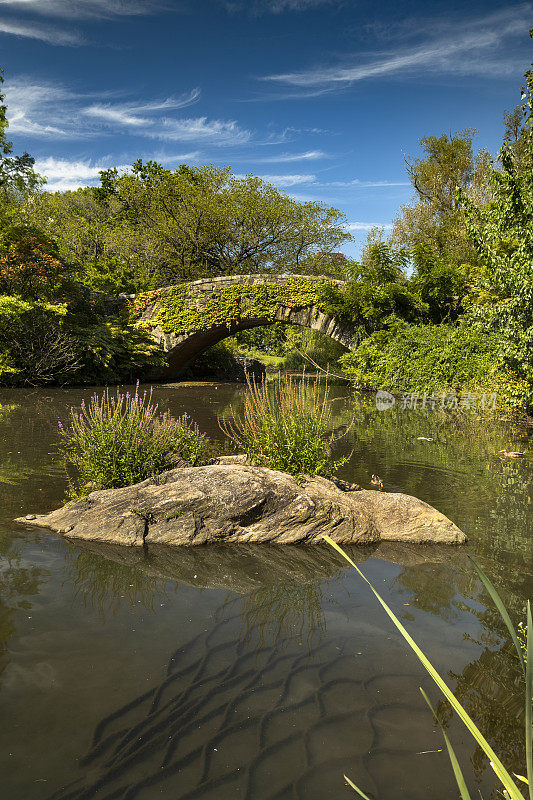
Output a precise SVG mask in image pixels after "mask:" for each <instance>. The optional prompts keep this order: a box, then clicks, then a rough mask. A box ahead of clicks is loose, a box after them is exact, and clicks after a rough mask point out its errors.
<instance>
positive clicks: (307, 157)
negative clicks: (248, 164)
mask: <svg viewBox="0 0 533 800" xmlns="http://www.w3.org/2000/svg"><path fill="white" fill-rule="evenodd" d="M319 158H328V155H327V153H324V152H323V151H322V150H307V151H306V152H305V153H282V154H281V155H279V156H264V157H263V158H254V161H256V162H260V163H261V164H290V163H293V162H296V161H314V160H316V159H319Z"/></svg>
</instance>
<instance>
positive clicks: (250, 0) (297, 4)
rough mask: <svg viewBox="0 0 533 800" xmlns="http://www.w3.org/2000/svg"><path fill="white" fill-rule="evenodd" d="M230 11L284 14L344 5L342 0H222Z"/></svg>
mask: <svg viewBox="0 0 533 800" xmlns="http://www.w3.org/2000/svg"><path fill="white" fill-rule="evenodd" d="M222 3H223V5H224V6H225V7H226V9H227V10H228V11H231V12H237V11H244V10H246V11H248V12H249V13H252V14H282V13H283V12H284V11H308V10H309V9H310V8H317V7H318V6H325V5H336V6H339V5H342V4H343V3H342V0H222Z"/></svg>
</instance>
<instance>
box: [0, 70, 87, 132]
mask: <svg viewBox="0 0 533 800" xmlns="http://www.w3.org/2000/svg"><path fill="white" fill-rule="evenodd" d="M3 90H4V92H5V95H6V103H7V107H8V119H9V130H10V132H11V133H20V134H24V135H26V136H31V137H45V138H53V139H62V138H68V137H71V136H82V135H83V131H82V130H80V125H79V124H78V123H77V115H76V111H75V109H76V105H77V104H78V103H79V101H80V95H78V94H76V93H75V92H72V91H70V90H69V89H66V88H65V87H63V86H60V85H57V84H52V83H48V82H45V81H42V82H33V81H32V80H31V79H25V78H21V77H19V78H9V80H8V81H7V82H6V83H5V85H4V87H3ZM45 98H46V102H45ZM87 133H88V131H87V129H86V130H85V135H87Z"/></svg>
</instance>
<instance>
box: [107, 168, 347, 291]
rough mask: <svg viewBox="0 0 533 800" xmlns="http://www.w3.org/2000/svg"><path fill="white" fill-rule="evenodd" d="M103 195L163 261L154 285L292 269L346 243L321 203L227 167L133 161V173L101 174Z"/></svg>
mask: <svg viewBox="0 0 533 800" xmlns="http://www.w3.org/2000/svg"><path fill="white" fill-rule="evenodd" d="M103 186H104V187H105V191H106V193H107V195H108V196H110V195H112V196H115V197H117V198H118V199H119V200H120V202H121V203H122V204H123V207H124V209H125V212H126V214H127V216H128V219H129V221H130V223H131V224H132V225H133V226H134V227H137V226H142V227H143V228H145V230H147V232H148V234H149V235H150V236H151V237H152V239H153V242H154V244H155V246H156V247H157V248H158V250H159V252H160V254H162V255H163V256H164V257H163V258H162V262H163V266H162V268H161V273H162V274H161V276H160V280H161V281H162V282H171V281H179V280H190V279H193V278H198V277H203V276H209V275H217V274H231V273H240V272H243V273H249V272H269V271H274V272H298V271H299V270H300V269H301V265H302V263H303V262H304V261H305V259H306V257H308V256H309V255H310V254H312V253H314V252H317V251H322V252H330V251H332V250H335V249H337V248H338V247H339V245H340V244H341V243H342V242H343V241H345V240H347V239H349V238H350V235H349V234H348V233H347V232H346V230H345V228H344V227H343V223H344V222H345V218H344V216H343V215H342V214H341V213H340V212H339V211H338V210H337V209H335V208H328V207H326V206H324V205H323V204H322V203H315V202H307V203H298V202H296V201H295V200H292V199H291V198H290V197H288V196H287V195H285V194H283V193H281V192H279V191H278V189H276V188H275V187H274V186H272V185H271V184H269V183H266V182H265V181H263V180H261V179H260V178H257V177H254V176H252V175H247V176H245V177H243V178H239V177H237V176H235V175H234V174H233V173H232V172H231V170H230V168H229V167H227V168H224V169H222V168H218V167H214V166H205V167H194V168H191V167H187V166H185V165H182V166H181V167H180V168H179V169H178V170H175V171H171V170H167V169H164V168H163V167H162V166H161V165H160V164H157V163H155V162H153V161H149V162H148V163H147V164H144V163H143V162H142V161H137V162H136V163H135V164H134V165H133V169H132V171H131V172H129V173H126V174H124V175H120V176H118V175H117V174H116V173H114V174H110V173H104V176H103Z"/></svg>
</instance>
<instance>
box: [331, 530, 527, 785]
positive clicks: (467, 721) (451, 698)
mask: <svg viewBox="0 0 533 800" xmlns="http://www.w3.org/2000/svg"><path fill="white" fill-rule="evenodd" d="M324 539H325V540H326V541H327V542H328V543H329V544H330V545H331V546H332V547H334V548H335V550H337V551H338V552H339V553H340V554H341V555H342V556H343V558H345V559H346V561H348V563H349V564H351V565H352V567H353V568H354V569H355V570H356V572H358V574H359V575H360V576H361V578H362V579H363V580H364V581H365V583H367V584H368V586H369V587H370V589H371V591H372V592H373V594H374V595H375V597H376V598H377V600H378V602H379V603H380V604H381V606H382V607H383V608H384V609H385V612H386V613H387V614H388V616H389V617H390V618H391V620H392V621H393V623H394V625H395V626H396V628H397V629H398V630H399V632H400V633H401V635H402V636H403V638H404V639H405V641H406V642H407V644H408V645H409V646H410V647H411V649H412V650H413V652H414V653H415V655H416V656H417V658H418V659H419V661H420V662H421V663H422V665H423V666H424V668H425V669H426V670H427V672H428V674H429V675H430V677H431V678H432V679H433V681H434V682H435V683H436V684H437V686H438V687H439V689H440V690H441V692H442V693H443V695H444V697H445V698H446V700H448V702H449V704H450V705H451V707H452V708H453V709H454V710H455V712H456V713H457V715H458V716H459V718H460V719H461V720H462V722H463V723H464V725H465V726H466V728H467V729H468V730H469V731H470V733H471V734H472V736H473V737H474V739H475V740H476V742H477V744H478V745H479V747H481V749H482V750H483V752H484V753H485V755H486V756H487V757H488V759H489V763H490V766H491V767H492V769H493V770H494V773H495V774H496V777H497V778H498V780H499V782H500V784H501V791H502V795H503V797H504V798H506V800H526V795H525V794H523V792H522V791H521V789H519V787H518V785H517V783H516V782H515V780H514V779H513V776H512V775H511V774H510V773H509V772H508V771H507V769H506V768H505V767H504V765H503V764H502V762H501V761H500V759H499V758H498V756H497V755H496V753H495V752H494V750H493V749H492V747H491V746H490V744H489V743H488V741H487V740H486V738H485V737H484V736H483V734H482V733H481V731H480V730H479V728H478V727H477V725H476V723H475V722H474V720H473V719H472V717H471V716H470V715H469V714H468V712H467V711H466V709H465V708H464V706H462V705H461V703H460V702H459V700H458V699H457V698H456V696H455V695H454V693H453V692H452V690H451V689H450V688H449V687H448V685H447V684H446V682H445V681H444V679H443V678H442V677H441V676H440V674H439V673H438V672H437V670H436V669H435V667H434V666H433V664H432V663H431V662H430V661H429V659H428V658H427V657H426V656H425V655H424V653H423V652H422V650H421V649H420V647H419V646H418V645H417V644H416V642H415V641H414V639H413V638H412V637H411V635H410V634H409V633H408V631H407V630H406V628H405V627H404V626H403V625H402V623H401V622H400V620H399V619H398V617H397V616H396V614H395V613H394V611H393V610H392V609H391V608H390V606H389V605H388V604H387V603H386V602H385V600H384V599H383V598H382V597H381V595H380V594H379V592H377V590H376V589H375V588H374V586H373V585H372V583H371V582H370V581H369V580H368V578H367V577H366V576H365V575H364V574H363V573H362V572H361V570H360V569H359V567H358V566H357V565H356V564H355V563H354V562H353V561H352V559H351V558H350V557H349V556H348V554H347V553H345V551H344V550H343V549H342V548H341V547H339V545H338V544H337V543H336V542H334V541H333V539H331V538H330V537H329V536H324ZM471 561H472V563H473V565H474V569H475V570H476V572H477V574H478V576H479V578H480V579H481V581H482V583H483V585H484V586H485V588H486V589H487V591H488V593H489V595H490V597H491V599H492V600H493V602H494V605H495V606H496V608H497V609H498V612H499V614H500V616H501V618H502V620H503V622H504V623H505V626H506V628H507V630H508V631H509V634H510V636H511V639H512V642H513V645H514V647H515V650H516V653H517V656H518V660H519V661H520V666H521V668H522V673H523V677H524V682H525V692H524V695H525V697H524V702H525V715H524V716H525V752H526V776H525V777H524V776H523V775H517V774H516V773H513V775H514V778H516V780H517V781H519V782H520V783H523V784H525V785H526V786H527V787H528V795H527V798H529V800H533V619H532V616H531V604H530V601H529V600H528V602H527V622H526V626H525V638H523V639H522V641H521V640H520V638H519V636H518V635H517V632H516V629H515V627H514V625H513V623H512V622H511V618H510V617H509V614H508V612H507V609H506V608H505V606H504V604H503V602H502V600H501V598H500V596H499V594H498V592H497V591H496V589H495V588H494V586H493V584H492V583H491V582H490V580H489V579H488V577H487V576H486V575H485V573H484V572H483V571H482V570H481V569H480V568H479V567H478V565H477V564H476V563H475V562H474V561H473V560H472V559H471ZM520 632H521V633H522V634H523V632H524V628H523V627H522V628H521V631H520ZM420 691H421V693H422V696H423V697H424V700H425V701H426V703H427V704H428V706H429V708H430V709H431V711H432V713H433V716H434V717H435V719H436V721H437V722H438V724H439V726H440V728H441V730H442V733H443V736H444V741H445V743H446V748H447V750H448V755H449V757H450V762H451V765H452V768H453V773H454V776H455V780H456V782H457V786H458V788H459V792H460V795H461V798H462V800H471V795H470V793H469V791H468V788H467V786H466V782H465V779H464V776H463V773H462V770H461V767H460V766H459V762H458V760H457V756H456V754H455V751H454V749H453V747H452V745H451V742H450V740H449V738H448V736H447V735H446V731H445V730H444V725H443V723H442V722H441V720H440V718H439V716H438V714H437V712H436V711H435V709H434V708H433V706H432V704H431V701H430V700H429V698H428V696H427V694H426V693H425V692H424V690H423V689H422V688H420ZM344 778H345V780H346V781H347V783H348V784H349V785H350V786H351V787H352V789H354V791H356V792H357V794H358V795H359V797H362V798H363V800H370V798H369V797H368V795H367V794H365V793H364V792H363V791H362V790H361V789H359V787H357V786H356V785H355V784H354V783H353V782H352V781H351V780H350V779H349V778H347V777H346V775H345V776H344Z"/></svg>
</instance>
